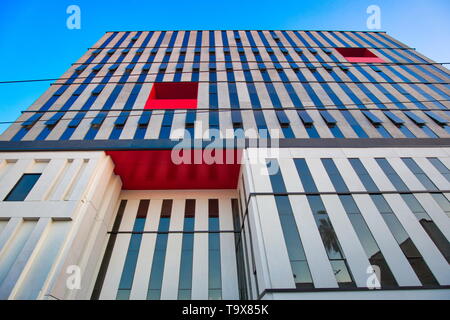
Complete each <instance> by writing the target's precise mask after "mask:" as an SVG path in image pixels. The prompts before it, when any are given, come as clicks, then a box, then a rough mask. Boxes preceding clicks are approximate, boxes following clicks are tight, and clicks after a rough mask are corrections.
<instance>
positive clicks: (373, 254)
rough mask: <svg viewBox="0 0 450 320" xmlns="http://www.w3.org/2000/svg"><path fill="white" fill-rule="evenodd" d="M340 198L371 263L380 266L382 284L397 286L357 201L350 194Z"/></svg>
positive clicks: (383, 285) (384, 285)
mask: <svg viewBox="0 0 450 320" xmlns="http://www.w3.org/2000/svg"><path fill="white" fill-rule="evenodd" d="M339 198H340V200H341V202H342V205H343V207H344V209H345V212H346V213H347V216H348V218H349V219H350V222H351V224H352V226H353V228H354V230H355V232H356V235H357V236H358V239H359V241H360V242H361V245H362V246H363V248H364V251H365V252H366V255H367V258H368V259H369V262H370V264H371V265H376V266H378V267H379V268H380V279H378V280H379V281H380V284H381V286H382V287H392V286H397V282H396V280H395V278H394V276H393V274H392V272H391V270H390V268H389V266H388V265H387V263H386V261H385V258H384V256H383V253H382V252H381V250H380V248H379V247H378V244H377V242H376V241H375V238H374V237H373V235H372V233H371V231H370V229H369V227H368V226H367V224H366V221H365V220H364V218H363V216H362V215H361V212H360V211H359V208H358V206H357V205H356V202H355V201H354V200H353V197H352V196H350V195H341V196H339Z"/></svg>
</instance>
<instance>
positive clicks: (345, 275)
mask: <svg viewBox="0 0 450 320" xmlns="http://www.w3.org/2000/svg"><path fill="white" fill-rule="evenodd" d="M307 199H308V202H309V205H310V207H311V210H312V213H313V215H314V220H315V221H316V224H317V227H318V229H319V234H320V237H321V238H322V242H323V245H324V247H325V250H326V252H327V255H328V259H329V260H330V263H331V266H332V268H333V271H334V275H335V276H336V280H337V282H338V284H339V286H340V287H354V286H355V283H354V281H353V278H352V275H351V273H350V270H349V268H348V266H347V262H346V258H345V255H344V253H343V251H342V248H341V245H340V243H339V240H338V238H337V236H336V233H335V231H334V228H333V225H332V223H331V221H330V219H329V218H328V213H327V211H326V209H325V206H324V204H323V202H322V199H321V198H320V196H307Z"/></svg>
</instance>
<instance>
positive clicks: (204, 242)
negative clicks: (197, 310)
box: [192, 199, 208, 300]
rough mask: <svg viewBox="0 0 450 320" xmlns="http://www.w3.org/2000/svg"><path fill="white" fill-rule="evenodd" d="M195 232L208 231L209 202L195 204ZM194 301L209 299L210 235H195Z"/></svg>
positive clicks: (200, 201) (193, 263)
mask: <svg viewBox="0 0 450 320" xmlns="http://www.w3.org/2000/svg"><path fill="white" fill-rule="evenodd" d="M195 230H196V231H201V230H203V231H204V230H208V200H207V199H198V200H197V201H196V204H195ZM192 279H195V281H193V282H192V299H193V300H198V299H208V234H207V233H195V234H194V252H193V258H192Z"/></svg>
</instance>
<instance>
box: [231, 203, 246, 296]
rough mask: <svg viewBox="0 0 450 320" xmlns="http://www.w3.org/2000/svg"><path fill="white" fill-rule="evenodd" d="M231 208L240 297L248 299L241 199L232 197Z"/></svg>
mask: <svg viewBox="0 0 450 320" xmlns="http://www.w3.org/2000/svg"><path fill="white" fill-rule="evenodd" d="M231 210H232V214H233V229H234V244H235V248H236V267H237V272H238V285H239V298H240V299H241V300H247V299H248V294H247V282H246V274H245V261H244V248H243V244H242V240H243V239H242V231H241V219H240V216H239V201H238V199H231Z"/></svg>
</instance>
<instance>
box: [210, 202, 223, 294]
mask: <svg viewBox="0 0 450 320" xmlns="http://www.w3.org/2000/svg"><path fill="white" fill-rule="evenodd" d="M208 217H209V218H208V220H209V221H208V225H209V229H208V231H209V233H208V267H209V268H208V270H209V272H208V298H209V299H210V300H220V299H222V275H221V272H222V271H221V270H222V267H221V259H220V232H219V231H220V225H219V200H218V199H209V200H208Z"/></svg>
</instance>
